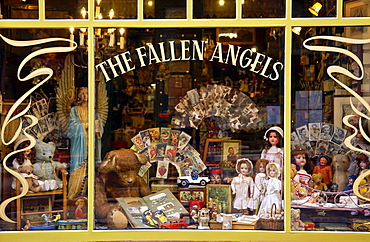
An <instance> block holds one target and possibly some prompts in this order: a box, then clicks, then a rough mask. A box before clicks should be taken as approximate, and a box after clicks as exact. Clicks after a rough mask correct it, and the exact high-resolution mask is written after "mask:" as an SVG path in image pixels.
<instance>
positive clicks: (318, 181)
mask: <svg viewBox="0 0 370 242" xmlns="http://www.w3.org/2000/svg"><path fill="white" fill-rule="evenodd" d="M323 177H324V175H323V174H322V173H317V174H313V175H312V183H311V184H310V187H312V188H313V189H316V190H320V191H326V190H328V186H327V185H326V184H325V183H323V182H322V179H323Z"/></svg>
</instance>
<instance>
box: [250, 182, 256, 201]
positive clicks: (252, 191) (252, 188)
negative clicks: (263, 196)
mask: <svg viewBox="0 0 370 242" xmlns="http://www.w3.org/2000/svg"><path fill="white" fill-rule="evenodd" d="M255 186H256V184H255V183H254V182H253V179H252V178H251V186H250V191H251V194H249V197H253V194H254V188H255Z"/></svg>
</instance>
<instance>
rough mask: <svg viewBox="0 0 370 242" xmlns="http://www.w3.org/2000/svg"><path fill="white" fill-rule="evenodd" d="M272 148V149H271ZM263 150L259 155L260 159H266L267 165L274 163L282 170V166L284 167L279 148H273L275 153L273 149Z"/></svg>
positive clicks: (282, 155)
mask: <svg viewBox="0 0 370 242" xmlns="http://www.w3.org/2000/svg"><path fill="white" fill-rule="evenodd" d="M271 148H273V147H271ZM271 148H270V149H268V150H266V149H264V150H263V151H262V153H261V159H266V160H268V162H269V163H271V162H275V163H277V164H279V165H280V167H281V168H283V165H284V153H283V149H281V148H276V147H274V148H275V149H276V150H275V151H272V150H273V149H271Z"/></svg>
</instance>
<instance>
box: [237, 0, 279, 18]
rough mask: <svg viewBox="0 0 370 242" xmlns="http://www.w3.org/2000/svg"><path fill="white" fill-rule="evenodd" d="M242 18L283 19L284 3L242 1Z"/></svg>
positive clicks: (266, 0)
mask: <svg viewBox="0 0 370 242" xmlns="http://www.w3.org/2000/svg"><path fill="white" fill-rule="evenodd" d="M242 17H243V18H283V17H285V1H284V0H274V1H268V0H262V1H252V0H244V1H242Z"/></svg>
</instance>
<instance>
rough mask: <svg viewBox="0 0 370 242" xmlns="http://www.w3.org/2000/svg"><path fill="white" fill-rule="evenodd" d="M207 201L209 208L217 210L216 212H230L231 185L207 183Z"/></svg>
mask: <svg viewBox="0 0 370 242" xmlns="http://www.w3.org/2000/svg"><path fill="white" fill-rule="evenodd" d="M206 195H207V203H208V208H209V209H211V210H212V209H215V210H217V213H231V211H232V203H231V200H232V199H231V186H230V185H218V184H208V185H207V186H206Z"/></svg>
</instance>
